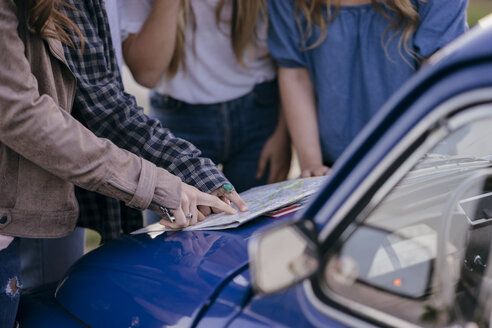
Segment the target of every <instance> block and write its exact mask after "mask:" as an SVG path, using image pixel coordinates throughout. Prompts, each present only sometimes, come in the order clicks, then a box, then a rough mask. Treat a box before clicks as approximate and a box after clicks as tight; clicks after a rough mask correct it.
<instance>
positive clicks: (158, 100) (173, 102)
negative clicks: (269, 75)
mask: <svg viewBox="0 0 492 328" xmlns="http://www.w3.org/2000/svg"><path fill="white" fill-rule="evenodd" d="M268 88H272V91H273V90H276V88H277V79H274V80H270V81H265V82H261V83H258V84H256V85H255V86H254V87H253V89H252V90H251V91H250V92H248V93H246V94H244V95H242V96H240V97H238V98H234V99H231V100H228V101H222V102H217V103H211V104H190V103H187V102H186V101H182V100H179V99H176V98H173V97H171V96H170V95H166V94H161V93H159V92H157V91H155V90H151V91H150V101H151V102H152V103H154V104H153V105H155V106H156V107H162V104H166V105H167V106H170V107H173V108H180V107H182V106H196V107H200V106H207V107H209V106H220V105H222V104H227V103H231V102H234V101H237V100H238V99H241V98H244V97H248V96H249V95H250V94H251V93H255V92H258V91H259V90H263V89H268ZM159 104H161V106H159Z"/></svg>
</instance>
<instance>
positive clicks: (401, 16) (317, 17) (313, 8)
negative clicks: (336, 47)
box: [295, 0, 426, 59]
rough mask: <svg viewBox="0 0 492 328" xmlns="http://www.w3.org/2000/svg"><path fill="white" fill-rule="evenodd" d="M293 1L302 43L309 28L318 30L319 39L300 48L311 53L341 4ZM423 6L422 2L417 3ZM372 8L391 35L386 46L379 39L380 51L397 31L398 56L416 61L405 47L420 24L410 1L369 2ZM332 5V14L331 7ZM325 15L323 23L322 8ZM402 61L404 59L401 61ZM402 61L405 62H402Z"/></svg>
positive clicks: (327, 0)
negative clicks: (303, 21)
mask: <svg viewBox="0 0 492 328" xmlns="http://www.w3.org/2000/svg"><path fill="white" fill-rule="evenodd" d="M295 1H296V17H295V19H296V22H297V25H298V26H299V29H300V30H301V31H302V33H303V41H306V40H307V39H308V38H309V37H310V36H311V34H312V30H313V25H317V26H319V28H320V30H321V34H320V37H319V38H318V40H316V41H315V42H314V43H313V44H310V45H303V46H305V49H312V48H315V47H317V46H318V45H319V44H320V43H322V42H323V40H324V39H325V37H326V31H327V28H328V25H329V24H330V23H331V22H333V20H334V19H335V18H336V16H337V14H338V12H339V10H340V3H341V0H309V1H306V0H295ZM418 1H422V2H425V1H426V0H418ZM371 3H372V6H373V7H374V8H375V9H376V10H377V11H378V12H379V13H380V14H381V15H383V16H384V17H385V18H386V19H388V21H389V22H390V23H391V25H390V26H389V29H388V30H387V31H386V32H385V34H386V33H387V32H389V31H390V30H392V31H394V32H395V33H393V34H392V35H391V36H390V38H389V40H387V41H386V42H384V41H383V39H384V36H385V34H384V35H382V36H381V40H382V43H383V47H384V48H385V51H386V44H388V42H389V41H391V40H392V39H394V38H395V37H396V35H397V33H396V32H399V31H401V36H400V39H399V41H398V48H399V51H400V54H401V55H402V56H403V51H404V52H405V53H407V54H408V55H410V56H411V57H412V58H416V54H415V52H414V51H413V50H412V49H411V48H410V47H409V46H408V41H409V39H410V38H411V36H412V35H413V33H414V32H415V30H416V29H417V27H418V25H419V23H420V17H419V14H418V12H417V9H416V8H415V6H414V5H413V4H412V2H411V0H384V1H383V2H382V3H379V1H378V0H371ZM333 5H334V10H333V9H332V6H333ZM325 6H326V9H327V11H328V17H327V18H326V19H325V18H324V16H323V9H324V8H325ZM382 6H386V7H387V8H388V9H390V10H391V11H392V12H393V14H394V15H393V16H394V17H392V16H390V15H388V13H387V12H386V11H385V10H384V9H383V7H382ZM301 17H304V18H305V20H306V27H305V28H303V27H302V25H301ZM403 58H404V57H403ZM404 59H405V58H404Z"/></svg>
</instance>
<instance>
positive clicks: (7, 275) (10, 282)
mask: <svg viewBox="0 0 492 328" xmlns="http://www.w3.org/2000/svg"><path fill="white" fill-rule="evenodd" d="M20 274H21V268H20V253H19V239H18V238H14V240H13V241H12V242H11V243H10V245H9V246H8V247H7V248H5V249H3V250H1V251H0V288H1V290H0V326H1V327H7V328H10V327H13V326H14V323H15V316H16V315H17V308H18V306H19V298H20V288H21V280H20Z"/></svg>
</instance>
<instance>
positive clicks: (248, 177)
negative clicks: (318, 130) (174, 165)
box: [147, 80, 279, 222]
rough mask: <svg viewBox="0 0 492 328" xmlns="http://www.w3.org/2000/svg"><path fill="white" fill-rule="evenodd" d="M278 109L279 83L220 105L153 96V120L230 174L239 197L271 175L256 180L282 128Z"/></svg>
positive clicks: (151, 108)
mask: <svg viewBox="0 0 492 328" xmlns="http://www.w3.org/2000/svg"><path fill="white" fill-rule="evenodd" d="M278 109H279V95H278V86H277V81H276V80H274V81H269V82H264V83H260V84H257V85H256V86H255V87H254V88H253V90H252V91H251V92H249V93H248V94H246V95H244V96H242V97H239V98H237V99H233V100H231V101H227V102H223V103H216V104H206V105H195V104H188V103H185V102H183V101H179V100H177V99H174V98H172V97H170V96H166V95H161V94H159V93H157V92H155V91H152V92H151V95H150V116H151V117H153V118H157V119H159V120H160V121H161V123H162V125H163V126H164V127H166V128H168V129H169V130H171V132H172V133H173V134H174V135H176V136H178V137H180V138H182V139H185V140H187V141H189V142H191V143H193V144H194V145H195V146H196V147H198V149H200V150H201V151H202V156H203V157H208V158H210V159H211V160H212V161H214V163H216V164H222V170H223V172H224V175H225V176H226V177H227V179H229V181H230V182H231V183H232V184H233V185H234V187H235V188H236V190H237V191H238V192H241V191H244V190H247V189H249V188H252V187H254V186H258V185H262V184H265V183H266V180H267V177H268V170H266V171H267V172H266V173H265V174H264V176H263V177H262V178H261V179H256V171H257V167H258V160H259V158H260V154H261V150H262V149H263V145H264V144H265V142H266V141H267V139H268V138H269V137H270V136H271V135H272V133H273V132H274V130H275V127H276V125H277V120H278ZM147 214H149V213H147ZM147 218H148V215H147ZM152 221H153V220H152ZM147 222H148V220H147Z"/></svg>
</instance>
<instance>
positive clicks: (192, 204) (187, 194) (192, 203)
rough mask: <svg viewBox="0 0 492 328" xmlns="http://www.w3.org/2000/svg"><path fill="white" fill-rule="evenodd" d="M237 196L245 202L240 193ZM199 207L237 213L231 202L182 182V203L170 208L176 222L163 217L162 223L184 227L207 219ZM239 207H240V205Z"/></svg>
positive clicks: (175, 227)
mask: <svg viewBox="0 0 492 328" xmlns="http://www.w3.org/2000/svg"><path fill="white" fill-rule="evenodd" d="M236 195H237V193H236ZM237 197H238V198H239V200H240V201H242V202H243V203H244V201H243V200H242V199H241V197H239V195H237ZM226 199H227V198H226ZM235 201H236V202H238V200H237V199H235ZM235 204H236V203H235ZM244 205H245V203H244ZM199 207H207V208H213V209H214V212H215V211H216V212H226V213H228V214H236V213H237V211H236V210H235V209H234V208H232V207H231V206H230V205H229V203H226V202H224V201H222V200H221V199H220V198H219V197H217V196H215V195H209V194H206V193H204V192H201V191H199V190H198V189H196V188H195V187H192V186H190V185H188V184H186V183H184V182H182V185H181V203H180V205H179V207H178V208H177V209H175V210H169V211H170V212H171V213H172V215H173V216H174V219H175V220H174V222H170V221H169V220H168V219H166V218H162V219H161V221H160V223H161V224H162V225H165V226H166V227H167V228H170V229H183V228H186V227H187V226H190V225H194V224H196V223H197V222H198V221H203V220H204V219H205V215H204V214H203V213H202V212H200V211H199V210H198V208H199ZM238 208H240V207H239V206H238Z"/></svg>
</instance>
